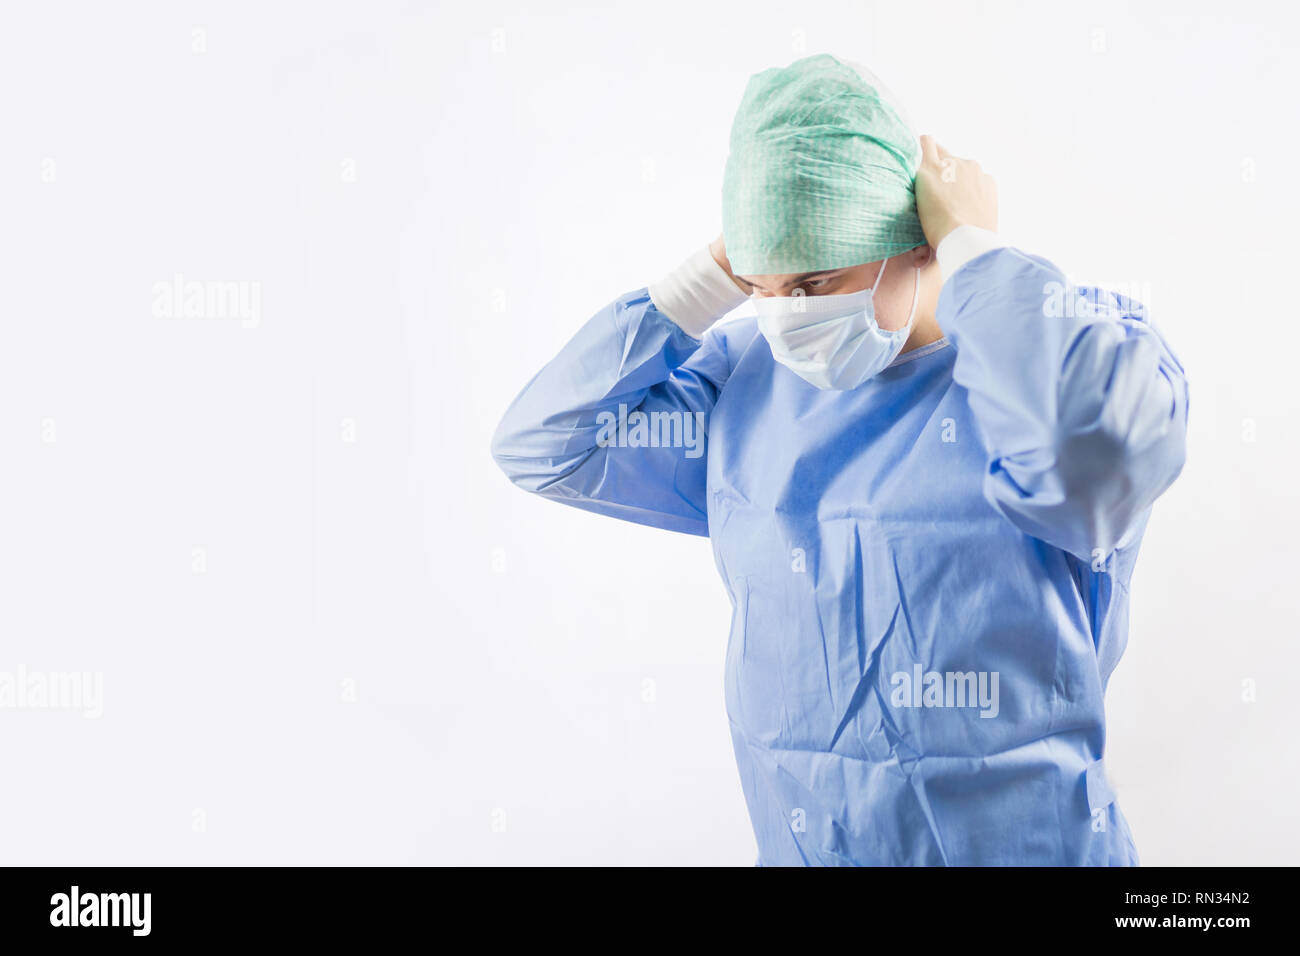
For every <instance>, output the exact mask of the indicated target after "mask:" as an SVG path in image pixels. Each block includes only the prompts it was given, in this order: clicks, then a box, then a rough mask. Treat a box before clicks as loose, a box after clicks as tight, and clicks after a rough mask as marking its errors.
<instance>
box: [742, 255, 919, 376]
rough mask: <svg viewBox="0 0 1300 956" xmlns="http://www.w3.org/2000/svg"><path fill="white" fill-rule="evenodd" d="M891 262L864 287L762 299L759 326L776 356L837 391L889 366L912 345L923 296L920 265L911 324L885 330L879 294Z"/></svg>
mask: <svg viewBox="0 0 1300 956" xmlns="http://www.w3.org/2000/svg"><path fill="white" fill-rule="evenodd" d="M888 263H889V260H888V259H886V260H885V261H884V262H883V263H881V266H880V275H878V276H876V284H875V285H874V286H872V287H871V288H870V289H863V290H862V291H861V292H849V293H847V294H845V295H811V296H809V295H794V296H765V297H760V298H758V299H756V300H755V302H754V306H755V308H756V309H757V311H758V328H759V331H760V332H762V333H763V337H764V338H765V339H767V343H768V345H769V346H770V347H771V349H772V357H773V358H774V359H776V360H777V361H778V362H780V363H781V364H782V365H784V366H785V367H786V368H788V369H790V371H792V372H794V373H795V374H796V375H798V376H799V377H800V378H802V379H804V380H805V381H807V382H809V383H811V384H813V385H815V386H817V387H818V388H821V389H834V390H836V391H847V390H849V389H853V388H857V387H858V386H859V385H861V384H862V383H863V382H865V381H866V380H867V379H869V378H871V376H873V375H875V374H876V373H877V372H879V371H880V370H881V369H883V368H885V367H886V366H888V365H889V363H890V362H892V361H894V359H895V358H897V357H898V353H899V352H901V351H902V350H903V346H904V345H906V344H907V337H908V336H909V335H910V334H911V332H912V321H913V320H914V319H915V318H916V303H917V301H918V300H919V299H920V295H921V270H920V269H917V270H916V288H915V291H914V292H913V293H912V311H911V313H910V314H909V315H908V317H907V324H906V325H905V326H903V327H902V328H901V329H897V330H895V331H893V332H886V331H885V330H884V329H882V328H881V327H880V326H879V325H878V324H877V323H876V310H875V303H874V297H875V292H876V288H877V287H879V285H880V280H881V279H882V278H884V275H885V266H886V265H887V264H888Z"/></svg>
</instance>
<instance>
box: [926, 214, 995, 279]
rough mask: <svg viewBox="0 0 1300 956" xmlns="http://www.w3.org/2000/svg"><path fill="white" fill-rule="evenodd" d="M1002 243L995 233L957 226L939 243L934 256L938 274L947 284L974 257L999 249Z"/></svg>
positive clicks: (973, 227)
mask: <svg viewBox="0 0 1300 956" xmlns="http://www.w3.org/2000/svg"><path fill="white" fill-rule="evenodd" d="M1007 245H1009V243H1007V242H1004V241H1003V240H1002V238H1001V237H999V236H998V234H997V233H996V232H992V231H990V230H988V229H982V228H981V227H979V226H958V227H957V228H956V229H954V230H953V231H952V232H950V233H948V235H946V236H944V237H943V239H942V240H941V241H940V242H939V248H937V249H935V250H934V254H935V255H936V256H937V257H938V259H939V272H940V274H941V275H942V276H943V281H944V282H947V281H948V279H949V278H951V277H952V275H953V274H954V273H955V272H956V271H957V270H958V269H960V268H961V267H962V266H964V265H965V264H966V263H968V262H970V261H971V260H972V259H974V258H975V257H976V256H981V255H983V254H984V253H986V252H988V251H990V250H992V249H1001V248H1003V247H1004V246H1007Z"/></svg>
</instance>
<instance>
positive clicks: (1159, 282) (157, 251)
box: [0, 0, 1300, 865]
mask: <svg viewBox="0 0 1300 956" xmlns="http://www.w3.org/2000/svg"><path fill="white" fill-rule="evenodd" d="M544 6H545V7H549V10H548V12H546V13H542V12H540V10H541V9H542V8H543V7H544ZM1296 10H1297V7H1296V6H1295V5H1292V4H1281V3H1276V2H1273V3H1243V2H1238V3H1232V4H1223V3H1188V2H1186V0H1177V2H1167V3H1147V4H1116V3H1112V4H1105V3H1102V4H1098V3H1091V2H1090V3H1087V4H1075V5H1074V8H1073V10H1070V9H1067V8H1066V6H1065V5H1063V4H1043V3H1033V2H1023V3H1004V2H985V3H979V4H970V3H920V2H906V3H903V2H899V3H892V2H879V3H849V2H839V3H816V2H810V3H809V2H806V3H801V4H773V3H763V2H745V3H739V2H734V3H730V4H717V3H713V4H703V3H700V2H698V0H692V2H685V3H680V2H669V3H665V2H655V3H653V4H646V3H627V4H619V5H611V4H608V3H594V2H593V3H589V4H550V5H543V4H535V3H529V4H524V3H518V4H501V3H481V2H475V3H465V4H461V5H459V6H451V5H446V4H419V3H409V4H398V3H378V2H367V3H365V4H359V3H358V4H353V5H344V4H319V3H305V2H304V3H296V4H289V3H281V4H267V3H240V4H231V3H216V2H212V3H157V4H148V5H144V4H124V5H113V6H112V7H111V8H110V6H109V5H104V4H96V3H89V2H87V3H81V4H40V5H37V4H30V5H22V6H21V7H19V6H18V5H10V6H8V7H7V8H6V12H5V13H4V15H3V22H2V23H0V83H2V84H3V88H4V89H5V91H6V92H5V95H4V98H3V101H0V121H2V123H3V127H2V128H3V130H4V134H5V137H4V138H5V144H6V145H5V149H4V150H0V191H2V195H0V202H2V205H0V231H2V232H0V235H2V237H3V238H2V245H0V257H2V258H0V263H2V264H0V274H3V277H4V281H3V291H4V300H3V301H4V304H5V315H4V319H3V326H2V328H3V341H2V344H0V440H2V441H3V456H4V457H3V460H2V466H3V489H4V493H3V495H0V671H10V672H12V671H16V669H17V668H18V667H19V666H25V667H26V668H28V669H29V670H40V671H89V672H100V673H102V675H103V681H104V712H103V716H102V717H101V718H99V719H97V720H95V719H86V718H83V717H82V716H81V715H79V714H77V713H74V712H68V711H56V710H36V709H12V708H10V709H0V747H2V750H0V752H3V755H4V786H3V797H2V798H0V799H2V801H3V803H2V804H0V810H2V812H0V859H3V861H4V862H8V863H39V864H145V863H156V864H167V863H361V862H369V863H478V864H495V863H524V864H532V863H615V864H618V863H656V864H657V863H665V864H666V863H704V864H736V865H749V864H752V863H753V861H754V856H755V847H754V840H753V836H752V832H751V830H750V827H749V822H748V819H747V816H746V813H745V808H744V803H743V800H742V796H741V790H740V785H739V779H738V777H737V774H736V771H735V767H734V762H733V756H732V753H731V745H730V739H729V736H728V732H727V722H726V717H725V713H724V710H723V699H722V663H723V650H724V642H725V637H726V633H727V627H728V619H729V612H730V608H729V605H728V603H727V600H726V597H725V594H724V591H723V588H722V585H721V582H720V581H719V580H718V577H717V572H716V569H715V567H714V564H713V559H712V555H711V552H710V550H709V544H708V541H707V540H705V539H703V538H692V537H689V536H685V535H676V534H672V533H667V532H659V531H653V530H649V529H645V528H640V527H637V526H634V525H630V524H625V523H621V522H618V521H614V520H610V519H605V518H599V517H596V516H592V515H588V514H585V513H582V512H579V511H576V510H572V509H568V508H564V507H561V506H558V505H555V504H552V503H549V502H545V501H542V500H540V499H534V498H531V497H529V496H527V495H525V494H523V493H521V492H519V491H517V490H516V489H514V488H513V487H512V486H511V485H510V484H509V483H508V482H507V480H506V479H505V478H504V476H502V475H501V474H500V473H499V472H498V471H497V469H496V466H495V465H494V463H493V462H492V460H491V458H490V456H489V453H488V445H489V441H490V438H491V434H492V430H493V428H494V426H495V425H496V422H497V420H498V419H499V417H500V415H501V413H502V412H503V410H504V409H505V407H506V405H507V404H508V403H509V401H510V400H511V398H512V397H513V396H514V395H515V393H516V392H517V391H518V390H519V389H520V388H521V387H522V386H523V384H524V383H525V382H526V381H527V379H528V378H529V377H530V376H531V375H532V374H533V373H534V372H535V371H536V370H537V369H538V368H539V367H540V366H541V365H542V364H543V363H544V362H545V361H546V360H547V359H548V358H549V357H550V356H551V355H552V354H554V352H555V351H556V350H558V348H559V347H560V346H561V345H562V344H563V342H564V341H565V340H566V339H567V338H568V337H569V336H570V335H571V334H572V333H573V332H574V331H575V330H576V329H577V328H578V326H579V325H580V324H581V323H582V322H583V321H584V320H585V319H586V318H587V317H589V316H590V315H591V314H592V313H594V312H595V311H596V310H597V309H598V308H600V307H601V306H603V305H604V304H605V303H607V302H608V301H610V300H611V299H613V298H614V297H615V296H617V295H619V294H620V293H622V292H625V291H629V290H632V289H636V288H639V287H641V286H644V285H646V284H647V283H648V282H650V281H651V280H653V279H655V278H657V277H658V276H659V275H660V274H661V273H663V272H665V271H667V270H668V269H669V268H671V267H672V266H674V265H675V264H676V263H677V262H679V261H680V260H681V259H683V258H685V257H686V256H687V255H688V254H689V253H691V252H692V251H693V250H695V249H696V248H698V247H699V246H701V245H703V244H704V243H705V242H706V241H707V240H709V239H710V238H711V237H713V236H714V235H716V234H717V232H718V231H719V227H720V199H719V194H720V183H721V174H722V168H723V163H724V160H725V157H726V144H727V132H728V127H729V124H730V120H731V117H732V114H733V112H734V110H735V106H736V104H737V102H738V101H739V97H740V93H741V90H742V88H743V86H744V83H745V80H746V78H747V77H748V76H749V75H750V74H751V73H753V72H756V71H758V70H760V69H764V68H766V67H769V66H775V65H783V64H785V63H788V62H789V61H790V60H792V59H794V58H796V57H797V56H801V55H805V54H809V53H814V52H822V51H825V52H834V53H836V54H838V55H841V56H844V57H846V58H849V59H854V60H858V61H860V62H862V63H864V64H866V65H867V66H869V67H870V68H871V69H872V70H873V71H875V72H876V73H877V74H878V75H879V76H880V77H881V78H882V79H883V80H884V81H885V82H886V83H888V84H889V85H890V86H891V87H892V88H893V90H894V92H895V93H896V94H897V95H898V96H899V97H900V98H901V99H902V100H903V102H904V103H905V104H906V106H907V108H908V110H909V112H910V113H911V115H912V117H913V119H914V120H916V121H917V124H918V126H919V127H920V130H921V131H923V132H931V133H933V134H935V135H936V136H937V137H938V138H939V140H940V141H941V142H942V143H944V144H945V145H946V146H947V147H948V148H950V149H952V150H953V151H954V152H956V153H958V154H960V155H969V156H973V157H975V158H977V159H979V160H980V161H981V163H982V164H983V165H984V167H985V168H986V169H987V170H989V171H990V172H991V173H993V174H994V175H995V176H996V177H997V179H998V181H999V186H1000V191H1001V197H1002V211H1001V215H1002V224H1003V231H1004V232H1005V233H1006V234H1008V235H1009V236H1010V237H1011V238H1012V239H1013V240H1014V241H1015V242H1016V243H1017V244H1018V245H1020V246H1022V247H1023V248H1025V249H1027V250H1028V251H1031V252H1034V253H1038V254H1041V255H1046V256H1048V257H1049V258H1051V259H1053V260H1054V261H1056V262H1057V263H1058V264H1059V265H1060V266H1061V267H1062V268H1064V269H1065V270H1066V271H1067V272H1069V273H1070V274H1071V275H1072V276H1074V277H1075V278H1078V279H1081V280H1084V279H1086V280H1094V281H1101V282H1105V283H1109V284H1112V285H1118V284H1124V283H1127V284H1129V285H1130V286H1135V287H1137V288H1140V289H1143V290H1145V295H1146V298H1147V299H1148V300H1149V304H1150V306H1151V308H1152V311H1153V314H1154V318H1155V320H1156V322H1157V324H1158V325H1159V326H1160V327H1161V328H1162V330H1163V331H1164V332H1165V333H1166V335H1167V336H1168V337H1169V339H1170V341H1171V342H1172V344H1173V346H1174V348H1175V350H1176V351H1177V352H1178V354H1179V356H1180V358H1181V359H1182V360H1183V363H1184V364H1185V365H1186V367H1187V370H1188V374H1189V377H1190V381H1191V395H1192V399H1191V425H1192V433H1191V437H1190V453H1189V459H1188V464H1187V467H1186V470H1185V471H1184V473H1183V475H1182V477H1181V478H1180V479H1179V481H1178V482H1177V484H1176V485H1175V486H1174V487H1173V488H1172V489H1171V490H1170V491H1169V492H1168V493H1167V494H1166V495H1165V496H1164V498H1163V499H1162V500H1161V501H1160V503H1159V504H1158V505H1157V506H1156V509H1155V514H1154V517H1153V519H1152V522H1151V525H1150V527H1149V530H1148V533H1147V536H1146V544H1145V547H1144V553H1143V556H1142V559H1141V561H1140V562H1139V565H1138V570H1137V573H1136V576H1135V579H1134V599H1133V616H1132V630H1131V637H1130V643H1129V649H1128V652H1127V654H1126V655H1125V658H1124V660H1123V661H1122V662H1121V664H1120V666H1119V668H1118V670H1117V672H1116V674H1115V676H1114V678H1113V680H1112V683H1111V688H1110V693H1109V695H1108V717H1109V727H1110V732H1109V749H1108V754H1107V756H1108V764H1109V767H1110V775H1111V777H1112V780H1113V782H1114V784H1115V786H1116V788H1117V790H1118V792H1119V795H1120V804H1121V806H1122V807H1123V809H1124V812H1125V813H1126V815H1127V816H1128V817H1129V820H1130V822H1131V825H1132V828H1133V831H1134V835H1135V837H1136V840H1137V843H1138V848H1139V851H1140V853H1141V857H1142V861H1143V862H1144V863H1146V864H1192V863H1253V864H1257V863H1294V862H1296V861H1297V855H1298V854H1297V851H1298V850H1300V833H1298V828H1297V827H1296V824H1295V804H1296V796H1297V786H1296V784H1297V780H1296V777H1297V766H1298V765H1300V759H1298V757H1300V754H1298V753H1297V751H1298V749H1300V747H1298V745H1297V742H1296V727H1297V716H1300V703H1298V702H1297V701H1298V700H1300V698H1298V696H1297V693H1296V688H1295V686H1294V685H1292V683H1291V682H1292V679H1293V678H1294V677H1295V675H1296V673H1297V664H1300V653H1298V652H1297V645H1296V635H1297V630H1298V629H1297V624H1298V623H1300V622H1298V621H1297V609H1296V608H1297V597H1296V596H1297V590H1298V588H1297V585H1296V581H1295V576H1296V570H1297V561H1296V545H1295V542H1296V540H1297V538H1300V520H1298V517H1297V508H1296V506H1295V491H1294V484H1295V477H1294V476H1295V472H1296V469H1297V467H1300V457H1298V456H1297V452H1296V448H1297V440H1296V429H1297V426H1296V422H1297V412H1300V400H1298V399H1297V394H1296V381H1297V376H1296V372H1295V369H1296V355H1297V344H1300V333H1298V332H1297V319H1300V309H1298V308H1297V304H1296V295H1295V291H1294V290H1295V288H1296V285H1295V283H1296V275H1297V252H1298V251H1300V249H1298V244H1297V241H1296V235H1297V231H1296V226H1297V221H1298V220H1300V188H1298V186H1297V181H1298V174H1297V166H1296V162H1297V156H1300V137H1298V134H1297V124H1296V122H1295V115H1296V113H1295V109H1296V106H1295V104H1296V97H1297V92H1298V91H1300V66H1298V64H1300V49H1297V40H1296V37H1297V35H1298V34H1300V16H1298V15H1297V13H1296V12H1295V11H1296ZM196 30H198V31H201V32H200V33H198V34H196V33H195V32H194V31H196ZM196 46H198V47H200V48H203V49H202V50H201V51H196V49H195V47H196ZM51 161H52V162H51ZM51 172H53V176H52V181H51V175H50V174H51ZM352 173H354V174H355V176H354V178H355V181H350V177H351V176H352ZM176 273H181V274H182V275H184V276H185V277H186V279H188V280H199V281H212V280H231V281H243V282H249V283H253V282H256V283H260V286H259V288H260V289H261V297H262V299H261V315H260V324H258V325H257V327H256V328H245V327H243V326H242V325H241V323H240V322H239V321H238V320H237V319H231V318H224V319H223V318H206V319H183V318H179V319H165V318H158V317H155V315H154V314H153V310H152V306H153V302H154V293H153V286H154V283H156V282H159V281H170V280H171V278H172V276H173V275H175V274H176ZM345 420H349V421H350V424H348V423H347V422H345ZM51 428H52V429H53V431H52V432H51ZM348 428H354V429H355V441H351V442H349V441H345V440H344V438H345V437H346V436H347V429H348ZM51 434H52V435H53V438H54V440H52V441H51V440H49V438H50V437H51ZM1252 438H1253V440H1250V439H1252ZM196 548H198V549H202V552H201V554H202V555H203V556H204V558H203V560H204V561H205V562H206V572H204V573H195V570H194V568H195V567H196V562H195V557H194V554H195V551H194V549H196ZM202 563H203V562H202V561H201V562H199V566H201V565H202ZM1247 681H1250V682H1254V687H1255V688H1256V694H1257V697H1256V699H1255V700H1254V701H1253V702H1248V701H1247V700H1244V699H1243V696H1244V688H1245V687H1247V685H1246V684H1245V683H1244V682H1247ZM648 682H652V683H648ZM349 689H350V690H351V692H354V693H355V701H349V700H347V699H346V698H347V697H348V696H349ZM651 690H652V693H651V692H650V691H651ZM648 698H649V699H648Z"/></svg>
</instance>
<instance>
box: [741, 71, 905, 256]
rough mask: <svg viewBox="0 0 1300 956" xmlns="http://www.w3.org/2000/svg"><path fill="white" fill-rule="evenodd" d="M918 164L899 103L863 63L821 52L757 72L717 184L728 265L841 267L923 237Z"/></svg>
mask: <svg viewBox="0 0 1300 956" xmlns="http://www.w3.org/2000/svg"><path fill="white" fill-rule="evenodd" d="M920 162H921V147H920V144H919V143H918V142H917V139H916V136H915V134H913V132H912V131H911V129H910V128H909V127H908V125H907V122H906V120H905V119H904V118H903V116H902V113H901V110H900V109H899V108H898V107H897V106H896V105H895V104H894V101H893V99H892V97H891V95H890V93H889V91H888V90H886V89H885V88H884V87H883V86H882V85H881V84H880V82H879V81H878V80H876V79H875V77H873V76H872V75H871V74H870V73H868V72H867V71H866V70H865V69H863V68H862V67H859V66H856V65H854V64H849V63H846V62H844V61H841V60H837V59H836V58H835V57H833V56H828V55H826V54H820V55H818V56H810V57H805V58H804V59H802V60H796V61H795V62H794V63H792V64H790V65H789V66H787V67H785V68H784V69H771V70H764V71H763V72H762V73H758V74H755V75H754V76H752V77H751V78H750V80H749V85H748V86H746V87H745V95H744V97H743V98H742V99H741V101H740V109H738V110H737V111H736V119H735V121H734V122H733V123H732V126H731V155H730V156H728V157H727V169H726V173H725V175H724V177H723V184H722V234H723V237H724V239H725V241H726V244H727V258H728V259H729V260H730V261H731V269H732V271H733V272H735V273H736V274H737V275H780V274H787V273H795V272H814V271H820V270H823V269H842V268H844V267H846V266H854V265H858V264H859V263H863V262H876V261H878V260H880V259H884V258H886V257H887V256H892V255H897V254H898V253H901V252H906V251H907V250H908V249H914V248H916V247H917V246H919V245H922V244H923V243H924V242H925V233H923V232H922V231H921V221H920V220H919V219H918V218H917V215H916V194H915V193H914V191H913V186H912V182H913V178H914V177H915V175H916V170H917V167H918V166H919V165H920Z"/></svg>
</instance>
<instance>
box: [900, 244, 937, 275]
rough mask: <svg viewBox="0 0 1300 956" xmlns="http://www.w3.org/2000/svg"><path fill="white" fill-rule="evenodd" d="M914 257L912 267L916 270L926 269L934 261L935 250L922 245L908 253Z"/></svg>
mask: <svg viewBox="0 0 1300 956" xmlns="http://www.w3.org/2000/svg"><path fill="white" fill-rule="evenodd" d="M907 254H908V255H909V256H911V257H912V267H913V268H914V269H924V268H925V267H926V266H928V265H929V264H930V263H931V262H933V261H934V250H933V249H932V248H930V246H929V245H928V244H922V245H919V246H917V247H916V248H915V249H911V250H909V251H908V253H907Z"/></svg>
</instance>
